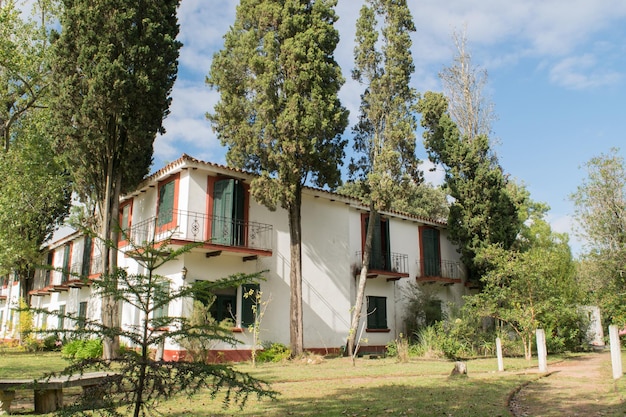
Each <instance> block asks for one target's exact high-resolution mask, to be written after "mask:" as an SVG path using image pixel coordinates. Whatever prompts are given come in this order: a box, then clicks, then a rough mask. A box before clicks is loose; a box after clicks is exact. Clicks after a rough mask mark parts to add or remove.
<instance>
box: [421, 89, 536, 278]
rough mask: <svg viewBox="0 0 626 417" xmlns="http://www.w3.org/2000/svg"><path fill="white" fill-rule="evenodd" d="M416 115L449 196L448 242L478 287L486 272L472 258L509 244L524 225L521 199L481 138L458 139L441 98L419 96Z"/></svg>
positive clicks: (484, 138) (435, 94)
mask: <svg viewBox="0 0 626 417" xmlns="http://www.w3.org/2000/svg"><path fill="white" fill-rule="evenodd" d="M418 111H419V112H420V113H422V122H421V123H422V127H424V129H425V132H424V145H425V147H426V150H427V152H428V156H429V159H430V160H431V161H432V162H433V163H436V164H437V163H439V164H442V165H443V167H444V169H445V172H446V174H445V187H446V190H447V191H448V193H449V195H450V196H451V197H452V204H451V206H450V214H449V216H448V231H449V234H450V240H451V241H452V242H453V243H456V244H458V245H459V246H460V250H461V259H462V261H463V263H464V264H465V265H466V267H467V268H468V274H469V278H470V280H472V281H473V282H475V283H478V282H479V279H480V277H481V276H482V274H483V273H484V272H485V268H486V267H485V265H482V264H481V263H480V262H478V261H477V260H476V255H477V253H478V252H479V251H480V250H481V249H483V248H485V247H487V246H489V245H499V246H501V247H502V248H504V249H508V248H510V247H511V246H512V245H513V243H514V242H515V239H516V237H517V235H518V233H519V231H520V229H521V226H522V224H523V222H524V220H525V218H524V217H523V215H520V207H521V206H522V205H523V204H525V201H526V198H527V195H526V194H524V193H520V192H517V191H518V190H519V189H518V188H517V187H515V186H514V185H510V183H509V180H508V179H507V177H506V175H505V174H504V172H503V170H502V168H501V167H500V166H499V165H498V163H497V160H496V157H495V156H494V155H493V154H492V153H491V151H490V148H489V138H488V137H487V136H486V135H478V136H475V137H472V138H471V140H469V138H467V137H464V136H462V135H461V134H460V132H459V130H458V128H457V126H456V125H455V123H454V122H453V120H452V119H451V117H450V114H449V113H448V101H447V99H446V98H445V97H444V96H443V95H442V94H438V93H432V92H427V93H425V94H424V97H423V98H422V99H420V101H419V103H418Z"/></svg>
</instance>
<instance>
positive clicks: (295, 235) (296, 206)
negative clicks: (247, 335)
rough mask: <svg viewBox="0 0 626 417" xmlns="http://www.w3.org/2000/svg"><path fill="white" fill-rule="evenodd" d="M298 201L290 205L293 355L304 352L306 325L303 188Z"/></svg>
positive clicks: (290, 308)
mask: <svg viewBox="0 0 626 417" xmlns="http://www.w3.org/2000/svg"><path fill="white" fill-rule="evenodd" d="M296 195H297V196H296V201H295V202H294V203H293V204H292V205H291V206H290V207H289V237H290V255H291V270H290V273H289V281H290V284H291V285H290V287H291V296H290V302H289V339H290V344H291V356H292V357H296V356H300V355H302V353H303V352H304V326H303V317H302V218H301V212H300V209H301V205H302V204H301V203H302V193H301V190H298V191H297V192H296Z"/></svg>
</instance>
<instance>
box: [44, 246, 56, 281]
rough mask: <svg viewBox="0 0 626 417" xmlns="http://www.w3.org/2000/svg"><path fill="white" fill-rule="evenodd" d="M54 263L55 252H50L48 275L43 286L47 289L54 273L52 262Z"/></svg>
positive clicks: (46, 274)
mask: <svg viewBox="0 0 626 417" xmlns="http://www.w3.org/2000/svg"><path fill="white" fill-rule="evenodd" d="M53 261H54V252H53V251H50V252H48V260H47V263H46V265H47V266H48V269H46V273H45V276H44V282H43V286H44V287H47V286H49V285H50V274H51V273H52V262H53Z"/></svg>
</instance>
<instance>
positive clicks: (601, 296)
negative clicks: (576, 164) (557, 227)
mask: <svg viewBox="0 0 626 417" xmlns="http://www.w3.org/2000/svg"><path fill="white" fill-rule="evenodd" d="M585 167H586V169H587V175H588V177H587V178H586V179H585V180H583V183H582V184H581V185H580V186H579V187H578V189H577V190H576V192H575V193H573V194H572V196H571V199H572V201H573V202H574V204H575V206H576V214H575V218H576V220H577V223H578V226H579V228H578V234H579V235H580V236H581V238H582V239H584V240H585V241H586V242H587V247H586V249H587V253H585V254H584V255H583V260H582V262H581V264H580V268H579V276H580V281H579V282H580V284H581V285H582V286H583V288H584V290H585V292H586V293H587V295H588V297H587V300H586V301H587V302H588V303H590V304H597V305H598V306H600V307H601V310H602V315H603V320H604V322H605V324H606V323H608V324H616V325H618V326H623V325H626V304H625V303H624V302H623V301H624V294H625V293H626V272H625V271H626V261H625V260H626V165H625V164H624V159H623V158H622V157H621V156H619V149H616V148H613V149H611V150H610V152H609V153H607V154H601V155H600V156H596V157H593V158H591V159H590V160H589V162H587V164H586V165H585Z"/></svg>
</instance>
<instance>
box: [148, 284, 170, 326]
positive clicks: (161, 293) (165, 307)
mask: <svg viewBox="0 0 626 417" xmlns="http://www.w3.org/2000/svg"><path fill="white" fill-rule="evenodd" d="M169 295H170V283H169V281H165V282H161V283H160V284H158V285H157V286H156V287H155V289H154V300H153V305H154V310H153V312H152V318H155V319H161V318H163V317H167V314H168V312H169V307H170V305H169V301H168V298H169Z"/></svg>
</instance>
